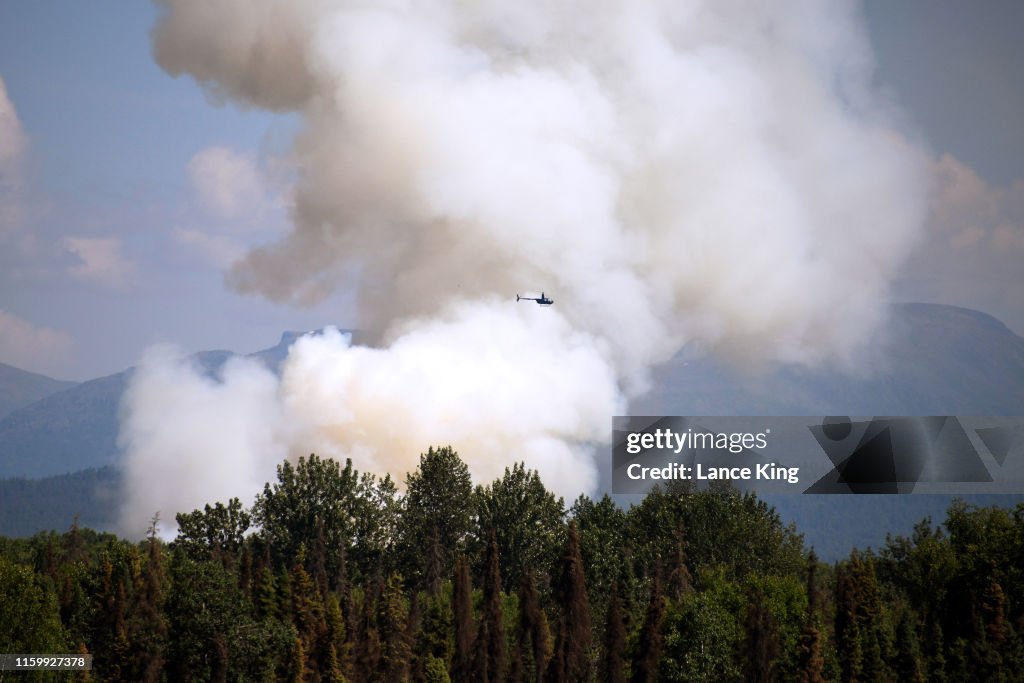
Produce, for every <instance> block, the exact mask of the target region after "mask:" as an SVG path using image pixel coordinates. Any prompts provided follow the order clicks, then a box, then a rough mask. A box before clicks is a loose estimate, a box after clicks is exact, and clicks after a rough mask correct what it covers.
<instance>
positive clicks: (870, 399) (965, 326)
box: [0, 304, 1024, 560]
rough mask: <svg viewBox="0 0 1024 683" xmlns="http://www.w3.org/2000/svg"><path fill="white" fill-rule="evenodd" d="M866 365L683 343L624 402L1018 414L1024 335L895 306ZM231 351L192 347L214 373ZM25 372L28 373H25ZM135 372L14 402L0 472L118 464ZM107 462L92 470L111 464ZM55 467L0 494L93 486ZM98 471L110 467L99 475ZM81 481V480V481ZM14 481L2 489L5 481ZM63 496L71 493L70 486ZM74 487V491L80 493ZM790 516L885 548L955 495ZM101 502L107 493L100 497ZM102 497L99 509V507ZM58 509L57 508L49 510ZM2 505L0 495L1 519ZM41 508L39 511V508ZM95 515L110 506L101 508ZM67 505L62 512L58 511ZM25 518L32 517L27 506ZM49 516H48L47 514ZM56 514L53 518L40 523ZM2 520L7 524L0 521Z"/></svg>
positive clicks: (936, 308)
mask: <svg viewBox="0 0 1024 683" xmlns="http://www.w3.org/2000/svg"><path fill="white" fill-rule="evenodd" d="M301 334H302V333H300V332H286V333H285V334H284V335H282V337H281V340H280V342H279V343H278V344H276V345H275V346H273V347H271V348H268V349H264V350H263V351H258V352H256V353H253V354H250V357H253V358H257V359H259V360H261V361H262V362H263V363H265V364H266V366H267V367H268V368H270V369H271V370H273V371H275V372H276V371H278V370H279V368H280V364H281V363H282V362H283V361H284V359H285V358H286V357H287V353H288V348H289V347H290V346H291V344H292V343H293V342H294V341H295V339H296V338H298V337H299V336H301ZM876 347H877V350H878V354H877V357H876V358H875V359H874V361H873V364H872V365H870V366H865V367H864V368H863V372H861V373H858V374H857V375H856V376H852V377H851V376H850V375H848V374H844V373H842V372H838V371H834V370H827V369H826V370H809V369H805V368H797V367H793V366H786V367H780V368H775V369H773V370H772V371H771V372H765V373H761V374H757V375H750V374H744V373H742V372H738V371H736V370H733V369H731V368H730V367H728V366H726V365H725V364H723V363H720V362H717V361H715V360H713V359H708V358H701V357H696V356H695V355H694V354H693V353H687V352H684V353H680V354H679V355H678V356H676V357H675V358H673V359H672V360H671V361H669V362H668V363H665V364H664V365H663V366H661V367H660V368H657V369H656V371H655V373H654V377H655V379H656V383H655V386H654V387H653V389H652V390H651V391H650V392H649V393H648V394H647V395H645V396H643V397H641V398H640V399H638V400H637V401H635V402H634V403H633V404H632V405H631V406H630V412H631V413H632V414H634V415H645V414H646V415H1024V339H1022V338H1021V337H1019V336H1017V335H1015V334H1014V333H1013V332H1011V331H1010V330H1009V329H1007V328H1006V326H1005V325H1003V324H1002V323H1000V322H999V321H998V320H996V319H995V318H992V317H991V316H988V315H985V314H983V313H979V312H977V311H972V310H968V309H963V308H956V307H952V306H940V305H930V304H897V305H894V306H893V307H892V310H891V316H890V324H889V326H888V328H887V329H886V330H885V331H884V334H883V335H882V336H881V337H879V338H878V339H877V340H876ZM233 355H234V354H232V353H231V352H230V351H207V352H203V353H199V354H196V355H195V356H194V357H195V359H196V360H197V362H198V363H199V365H200V366H201V367H202V368H203V369H204V370H205V371H206V372H207V373H209V374H211V375H212V374H216V373H217V372H218V371H219V369H220V368H221V367H222V366H223V364H224V363H225V362H226V361H227V359H229V358H231V357H232V356H233ZM26 374H27V373H26ZM130 377H131V370H130V369H129V370H126V371H125V372H122V373H119V374H117V375H111V376H109V377H102V378H99V379H95V380H92V381H89V382H83V383H81V384H78V385H74V386H71V387H69V388H65V389H64V390H63V391H59V392H57V393H53V394H51V395H48V396H45V397H44V398H42V399H41V400H38V401H36V402H35V403H33V404H31V405H29V406H26V407H22V408H20V409H18V410H14V411H13V412H11V413H10V414H8V415H7V416H6V417H4V418H3V419H2V420H0V478H4V477H47V476H53V475H63V474H65V473H67V472H72V471H75V470H82V469H86V468H100V467H103V466H108V465H111V464H114V463H116V458H117V449H116V438H117V411H118V406H119V403H120V399H121V394H122V393H123V391H124V389H125V387H126V386H127V384H128V381H129V379H130ZM110 471H112V470H109V469H102V470H99V472H104V473H105V472H110ZM75 476H78V475H71V479H61V478H60V477H54V478H52V479H44V480H40V481H39V482H37V483H35V484H32V483H27V482H25V481H24V480H19V483H15V484H12V483H10V482H9V481H0V501H3V500H5V499H8V491H12V490H16V491H19V492H20V493H19V494H18V495H19V496H20V497H19V498H18V500H21V501H24V504H25V505H29V506H35V505H37V504H36V503H32V502H30V501H32V500H39V501H41V502H40V503H39V505H49V504H50V503H49V502H43V501H52V500H55V499H56V498H59V497H60V495H59V494H57V493H55V491H68V490H69V489H68V487H69V486H74V485H76V482H77V485H79V489H78V490H79V491H80V492H84V493H82V495H84V496H88V495H89V493H88V491H90V490H95V491H99V490H104V491H109V490H110V487H109V486H106V487H105V488H104V487H100V488H95V487H93V488H92V489H90V486H92V484H91V483H88V482H89V476H93V477H95V476H96V475H89V476H86V475H83V478H82V479H75V478H74V477H75ZM104 476H105V475H104ZM83 482H85V483H83ZM12 486H13V487H14V488H13V489H12V488H9V487H12ZM68 495H70V494H68ZM75 495H77V494H75ZM766 498H768V499H769V501H770V502H771V503H772V504H773V505H775V506H776V507H777V509H778V510H779V513H780V515H781V516H782V517H783V519H784V520H786V521H792V522H795V523H796V524H797V527H798V529H799V530H800V531H801V532H802V533H804V535H805V538H806V540H807V543H808V545H813V546H815V547H816V548H817V550H818V553H819V555H820V556H821V557H822V558H823V559H826V560H835V559H838V558H840V557H842V556H843V555H845V554H848V552H849V550H850V549H851V548H852V547H854V546H857V547H866V546H869V545H870V546H874V547H876V548H877V547H880V546H881V545H882V543H884V540H885V536H886V534H887V533H889V532H892V533H901V534H908V533H910V531H911V529H912V527H913V524H914V523H916V522H917V521H919V520H920V519H921V518H922V517H925V516H931V517H932V519H933V522H934V523H936V524H937V523H940V522H941V521H942V520H943V519H944V518H945V510H946V508H947V507H948V505H949V503H950V502H951V500H952V496H925V495H914V496H838V495H837V496H810V495H775V496H766ZM964 498H966V499H967V500H969V501H971V502H975V503H976V504H979V505H993V504H1000V505H1013V504H1015V503H1016V502H1020V501H1024V495H1018V496H964ZM96 505H97V506H98V507H97V510H100V511H102V510H109V509H110V503H109V501H104V500H101V499H97V501H96ZM104 506H106V507H104ZM55 509H60V508H55ZM5 514H7V513H6V512H5V508H3V506H2V505H0V519H3V515H5ZM40 514H41V515H43V513H40ZM55 514H56V516H53V515H49V516H47V515H43V516H41V517H39V518H38V519H37V520H36V522H37V523H39V524H42V525H44V526H39V527H33V526H32V523H31V522H30V521H25V522H24V524H21V526H19V527H18V528H19V529H20V530H22V531H25V530H28V531H26V533H31V531H34V530H37V529H42V528H50V527H49V526H46V525H49V524H54V525H58V524H59V525H63V526H57V527H56V528H66V524H67V523H69V522H67V521H66V520H64V517H66V516H67V514H66V512H63V513H60V514H57V513H55ZM102 514H108V513H107V512H103V513H102ZM62 515H63V516H62ZM22 517H24V519H25V520H28V518H27V517H25V516H24V515H23V516H22ZM44 517H45V519H44ZM46 520H51V521H46ZM0 526H2V525H0ZM0 533H2V530H0Z"/></svg>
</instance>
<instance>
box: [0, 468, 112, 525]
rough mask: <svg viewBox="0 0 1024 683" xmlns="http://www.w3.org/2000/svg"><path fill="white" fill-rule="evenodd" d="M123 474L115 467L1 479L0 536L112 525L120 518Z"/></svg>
mask: <svg viewBox="0 0 1024 683" xmlns="http://www.w3.org/2000/svg"><path fill="white" fill-rule="evenodd" d="M120 485H121V481H120V475H119V474H118V471H117V470H116V469H114V468H113V467H103V468H101V469H88V470H83V471H81V472H75V473H73V474H62V475H60V476H56V477H47V478H45V479H22V478H18V479H3V480H0V536H11V537H18V536H31V535H32V534H35V533H38V532H39V531H48V530H54V531H67V530H68V528H69V527H70V526H71V523H72V522H74V521H75V518H76V517H77V518H78V523H79V525H80V526H82V527H88V528H91V529H103V530H106V529H112V528H113V527H114V525H115V524H116V522H117V509H118V508H117V504H118V501H119V494H120Z"/></svg>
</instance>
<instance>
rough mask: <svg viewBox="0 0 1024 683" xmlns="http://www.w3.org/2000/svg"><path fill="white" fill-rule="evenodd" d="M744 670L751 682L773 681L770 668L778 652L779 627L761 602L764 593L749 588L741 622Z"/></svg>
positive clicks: (763, 682) (766, 682) (763, 599)
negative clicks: (744, 614) (743, 632)
mask: <svg viewBox="0 0 1024 683" xmlns="http://www.w3.org/2000/svg"><path fill="white" fill-rule="evenodd" d="M744 631H745V639H744V657H743V661H744V673H745V678H746V680H747V681H750V682H751V683H769V682H770V681H773V680H775V677H774V673H773V667H774V664H775V658H776V657H778V655H779V630H778V624H777V623H776V621H775V617H774V616H773V615H772V613H771V611H770V610H769V609H768V605H767V604H766V603H765V598H764V594H763V593H762V592H761V591H760V590H753V591H750V593H749V594H748V596H747V617H746V621H745V623H744Z"/></svg>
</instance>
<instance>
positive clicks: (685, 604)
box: [0, 448, 1024, 682]
mask: <svg viewBox="0 0 1024 683" xmlns="http://www.w3.org/2000/svg"><path fill="white" fill-rule="evenodd" d="M158 525H159V520H154V521H153V524H152V527H151V533H150V534H149V537H148V539H147V540H145V541H143V542H141V543H134V542H129V541H126V540H123V539H118V538H116V537H114V536H112V535H109V534H98V533H96V532H93V531H90V530H88V529H82V528H78V526H77V525H74V526H72V528H71V529H70V530H69V531H67V532H66V533H64V534H56V533H49V534H39V535H37V536H34V537H32V538H29V539H19V540H11V539H0V652H24V653H28V652H36V653H59V652H68V653H70V652H89V653H92V654H93V655H94V660H93V670H92V671H91V672H88V673H85V672H82V673H80V674H76V675H77V680H93V681H120V680H125V681H162V680H168V681H177V680H204V681H205V680H210V681H251V680H257V681H258V680H265V681H272V680H288V681H343V680H347V681H389V682H390V681H432V682H433V681H552V682H554V681H654V680H658V681H743V680H747V681H773V680H776V681H791V680H792V681H795V680H802V681H854V680H857V681H877V680H900V681H925V680H930V681H937V680H950V681H953V680H988V681H998V680H1005V681H1008V680H1019V672H1020V671H1021V670H1022V669H1021V667H1022V664H1024V656H1022V655H1024V652H1022V643H1021V634H1022V631H1024V601H1022V598H1024V562H1022V559H1024V506H1018V508H1017V509H1016V511H1010V510H1006V509H999V508H974V507H971V506H967V505H965V504H959V503H958V504H954V505H953V506H952V507H951V508H950V510H949V513H948V518H947V519H946V521H945V530H940V529H939V528H937V527H935V526H933V525H932V524H931V522H930V521H929V520H925V521H922V523H921V524H920V525H919V526H918V528H917V529H916V530H915V532H914V534H913V536H912V537H911V538H895V539H892V540H890V542H889V543H888V545H887V546H886V547H885V548H883V549H882V550H880V551H879V552H878V553H877V554H873V553H870V552H869V553H853V554H852V555H851V556H850V557H849V558H848V559H847V560H844V561H843V562H840V563H838V564H836V565H835V566H829V565H826V564H823V563H820V562H818V561H817V559H816V557H815V555H814V554H813V552H809V551H808V549H806V548H805V547H804V544H803V541H802V538H801V536H800V535H799V534H798V533H797V531H796V530H795V529H793V528H787V527H785V526H784V525H783V524H782V523H781V521H780V519H779V517H778V515H777V514H776V513H775V511H774V510H773V509H772V508H770V507H769V506H768V505H767V504H766V503H764V502H763V501H761V500H759V499H757V498H756V497H755V496H753V495H749V494H747V495H742V494H739V493H737V492H736V491H734V490H730V489H727V488H719V489H715V490H711V491H703V492H694V491H690V490H688V489H685V488H681V487H679V488H669V489H658V490H655V491H654V492H653V493H651V494H650V495H648V496H647V497H646V498H644V499H643V501H642V502H640V503H639V504H637V505H635V506H633V507H631V508H629V509H628V510H625V509H623V508H620V507H618V506H617V505H615V504H614V503H613V502H612V501H611V500H610V499H609V498H607V497H605V498H602V499H600V500H592V499H589V498H587V497H580V498H579V499H577V500H576V501H575V502H573V503H572V504H571V506H569V507H568V508H567V507H566V505H565V503H564V502H563V501H562V500H560V499H557V498H556V497H555V496H554V495H552V494H551V493H550V492H549V491H548V490H547V489H546V488H545V486H544V483H543V482H542V481H541V480H540V479H539V477H538V476H537V475H536V473H534V472H530V471H527V470H526V469H525V468H524V467H522V466H521V465H516V466H513V467H511V468H509V469H507V470H506V471H505V474H504V476H503V477H502V478H500V479H498V480H496V481H493V482H490V483H489V484H486V485H483V486H476V487H474V486H473V483H472V482H471V480H470V476H469V472H468V470H467V468H466V466H465V464H464V463H463V462H462V461H461V460H460V459H459V457H458V455H457V454H456V453H455V452H453V451H452V450H451V449H449V448H441V449H438V450H434V449H431V450H429V451H428V452H427V453H426V454H424V455H422V456H421V458H420V465H419V467H418V469H417V470H416V471H415V472H413V473H412V474H410V475H409V476H408V478H407V481H406V486H405V488H404V491H403V493H401V494H400V493H399V492H398V491H397V488H396V486H395V484H394V482H392V481H391V480H390V479H388V478H385V479H383V480H381V479H377V478H374V477H372V476H370V475H367V474H360V473H359V472H357V471H356V470H354V469H353V467H352V465H351V463H346V464H345V465H340V464H339V463H337V462H335V461H332V460H324V459H320V458H318V457H316V456H310V457H309V458H308V459H302V460H300V461H299V462H298V464H295V465H293V464H290V463H283V464H282V465H281V466H280V467H279V468H278V472H277V479H276V481H274V482H272V483H268V484H267V485H266V486H265V487H264V489H263V491H262V492H261V493H260V494H259V495H258V496H257V498H256V502H255V504H254V505H253V507H252V508H251V509H246V508H244V507H243V505H242V504H241V503H240V502H239V501H238V500H236V499H233V500H230V501H227V502H226V503H225V502H215V503H212V504H209V505H206V506H205V508H204V509H202V510H195V511H193V512H191V513H188V514H181V515H178V517H177V526H178V535H177V537H176V538H175V539H174V541H173V542H170V543H165V542H163V541H162V540H160V536H159V534H158ZM19 676H20V677H19V680H48V679H46V678H45V674H43V673H41V672H40V673H38V674H33V673H27V674H19ZM33 676H36V678H35V679H33Z"/></svg>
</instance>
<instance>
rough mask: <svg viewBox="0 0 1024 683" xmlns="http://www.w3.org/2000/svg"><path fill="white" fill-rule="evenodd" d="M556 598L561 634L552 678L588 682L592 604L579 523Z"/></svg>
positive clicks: (568, 547) (572, 532) (571, 538)
mask: <svg viewBox="0 0 1024 683" xmlns="http://www.w3.org/2000/svg"><path fill="white" fill-rule="evenodd" d="M554 597H555V602H556V603H557V604H558V608H559V616H558V630H557V633H556V637H555V653H554V656H553V657H552V658H551V664H550V665H549V666H548V678H549V680H550V681H552V683H562V682H563V681H564V682H572V683H575V682H576V681H586V680H588V678H589V676H590V667H589V662H590V638H591V631H590V601H589V599H588V598H587V586H586V580H585V578H584V575H583V559H582V558H581V557H580V538H579V533H578V532H577V531H576V524H575V522H570V523H569V530H568V534H567V537H566V545H565V553H564V555H563V556H562V572H561V576H560V578H559V580H558V582H557V583H556V585H555V596H554Z"/></svg>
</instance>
